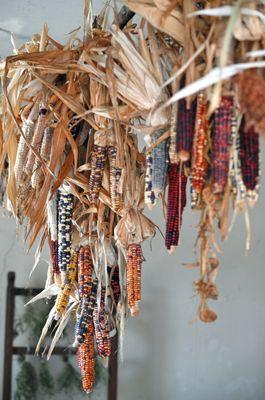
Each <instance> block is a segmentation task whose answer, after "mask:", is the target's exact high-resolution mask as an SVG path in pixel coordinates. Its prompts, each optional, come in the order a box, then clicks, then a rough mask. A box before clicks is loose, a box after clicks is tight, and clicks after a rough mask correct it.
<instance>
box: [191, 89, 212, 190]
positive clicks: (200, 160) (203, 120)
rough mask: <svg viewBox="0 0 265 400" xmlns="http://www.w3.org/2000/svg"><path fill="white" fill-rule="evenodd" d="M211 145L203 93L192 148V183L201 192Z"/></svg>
mask: <svg viewBox="0 0 265 400" xmlns="http://www.w3.org/2000/svg"><path fill="white" fill-rule="evenodd" d="M208 146H209V122H208V119H207V104H206V101H205V98H204V95H203V93H200V94H199V96H198V100H197V112H196V126H195V133H194V141H193V150H192V170H191V184H192V187H193V189H194V190H195V191H196V192H198V193H201V191H202V189H203V187H204V184H205V179H206V174H207V167H208V163H207V160H206V153H207V151H208Z"/></svg>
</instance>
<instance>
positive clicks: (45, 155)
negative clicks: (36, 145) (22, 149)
mask: <svg viewBox="0 0 265 400" xmlns="http://www.w3.org/2000/svg"><path fill="white" fill-rule="evenodd" d="M52 135H53V129H52V128H50V127H48V128H46V129H45V131H44V134H43V139H42V144H41V150H40V156H41V158H42V159H43V161H45V162H48V161H49V159H50V155H51V146H52ZM43 177H44V174H43V171H42V169H41V162H40V160H38V159H35V164H34V168H33V174H32V176H31V186H32V187H33V188H34V189H36V188H38V187H40V185H41V183H42V180H43Z"/></svg>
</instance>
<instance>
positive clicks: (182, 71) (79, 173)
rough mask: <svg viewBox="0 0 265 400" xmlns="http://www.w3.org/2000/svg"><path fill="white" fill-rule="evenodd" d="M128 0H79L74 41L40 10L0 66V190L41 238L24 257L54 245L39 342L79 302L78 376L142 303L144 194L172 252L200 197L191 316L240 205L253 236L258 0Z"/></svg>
mask: <svg viewBox="0 0 265 400" xmlns="http://www.w3.org/2000/svg"><path fill="white" fill-rule="evenodd" d="M87 3H89V4H90V2H87ZM223 3H225V4H223ZM125 4H126V5H127V6H128V8H126V7H123V9H122V12H121V13H119V14H118V15H116V18H115V19H114V21H115V22H114V23H113V24H112V25H107V24H108V22H107V18H106V16H107V6H105V7H104V9H103V11H102V12H101V13H100V14H99V15H98V16H97V17H95V18H94V20H93V18H92V9H91V4H90V6H88V4H87V5H86V7H85V18H84V21H85V23H84V24H85V25H84V39H83V41H81V40H80V38H79V36H78V30H76V31H73V32H72V33H71V34H70V35H69V38H68V41H67V43H66V44H61V43H58V42H57V41H56V40H54V39H53V38H52V37H51V36H50V35H49V32H48V28H47V26H46V25H45V26H44V28H43V31H42V33H41V35H38V34H36V35H34V36H33V38H32V40H30V41H28V42H26V43H25V44H24V45H23V46H21V47H20V48H19V49H18V50H17V52H16V54H15V55H13V56H9V57H7V58H6V60H4V61H2V63H1V69H0V71H1V80H2V111H1V130H0V133H1V138H0V150H1V159H0V171H1V174H2V175H1V177H2V178H1V186H0V188H1V195H0V198H1V199H2V203H3V206H4V207H6V209H7V210H8V211H10V212H11V213H12V214H13V216H14V218H15V220H16V224H17V226H23V228H24V229H25V240H26V241H27V243H28V246H29V248H31V247H32V246H33V244H34V243H35V242H36V241H39V244H38V247H37V251H36V262H35V265H34V267H35V266H36V265H37V263H38V261H39V259H40V254H41V251H42V249H43V247H44V244H45V243H46V242H47V243H48V246H49V252H50V265H49V268H48V272H47V282H46V286H45V289H44V290H43V292H42V293H41V294H40V295H38V296H36V298H34V299H32V300H31V302H34V301H36V300H38V299H40V298H45V297H51V296H55V298H56V299H55V303H54V306H53V307H52V309H51V311H50V313H49V316H48V318H47V321H46V323H45V325H44V327H43V331H42V334H41V337H40V339H39V343H38V345H37V349H36V352H37V353H38V352H40V351H41V349H43V348H45V349H48V354H47V356H48V358H49V357H50V356H51V354H52V351H53V349H54V347H55V345H56V343H57V341H58V340H59V338H60V336H61V334H62V332H63V329H64V328H65V326H66V325H67V323H68V321H69V319H70V318H71V319H72V317H73V316H75V320H76V328H75V339H74V346H76V347H77V348H78V364H79V368H80V371H81V374H82V383H83V388H84V391H85V392H90V391H91V390H92V388H93V383H94V380H95V372H94V354H95V352H97V353H98V355H99V356H100V357H101V358H102V359H103V360H106V359H108V357H109V356H110V354H111V350H112V349H111V338H112V337H113V336H114V335H117V334H119V336H120V341H122V337H123V334H124V326H125V320H126V318H127V317H128V315H129V314H131V316H136V315H137V314H139V312H140V309H141V300H142V297H143V296H142V293H141V271H142V268H145V266H144V263H143V261H144V255H143V250H142V244H143V242H144V241H145V240H146V239H149V238H152V237H153V236H154V234H155V225H154V223H153V222H152V221H151V220H150V219H149V218H147V217H146V216H145V214H144V208H145V205H146V206H148V207H149V208H150V209H151V210H152V209H153V208H154V207H155V206H156V205H157V204H158V203H159V202H160V201H161V200H162V205H163V209H164V211H165V216H166V224H165V229H164V228H162V230H164V231H165V247H166V249H167V250H168V251H169V253H170V254H173V253H174V251H175V249H176V247H177V246H179V245H180V244H181V227H182V226H183V224H185V210H186V209H187V208H188V207H189V204H190V205H191V207H192V209H193V210H197V211H198V212H199V213H200V223H199V228H198V240H197V246H198V250H199V251H198V254H199V258H198V260H196V262H195V263H194V264H193V265H195V266H196V267H198V269H199V278H198V280H197V281H196V282H195V283H194V287H195V291H196V293H197V294H198V297H199V307H198V317H199V318H200V319H201V320H202V321H203V322H206V323H209V322H213V321H215V320H216V318H217V314H216V313H215V311H214V310H212V308H211V307H210V305H209V302H210V301H212V300H216V299H217V298H218V289H217V286H216V277H217V272H218V265H219V261H218V257H217V256H218V253H220V251H221V248H220V239H221V240H224V239H225V238H226V237H227V235H228V234H229V232H230V230H231V227H232V226H233V224H234V222H235V216H236V215H238V214H239V212H242V214H243V215H244V218H245V221H246V231H247V234H246V247H247V248H249V245H250V220H249V211H248V210H249V206H253V205H254V204H255V203H256V201H257V198H258V188H259V176H260V163H259V138H260V135H265V130H264V112H263V108H264V106H263V104H262V99H263V97H264V86H265V83H264V67H265V61H264V58H263V57H264V56H265V52H264V50H263V42H264V34H265V29H264V11H265V10H264V8H265V6H264V2H262V1H255V2H254V1H249V2H243V1H241V0H237V1H235V2H234V1H233V2H232V1H226V2H222V1H219V0H216V1H214V2H210V1H200V2H196V1H192V0H185V2H184V1H182V0H176V1H167V0H159V1H158V0H157V1H151V0H146V1H138V0H130V1H129V0H128V1H125ZM243 5H244V7H243ZM134 13H136V14H138V15H139V16H140V17H142V20H141V23H140V24H139V26H136V25H135V24H132V23H131V22H130V18H132V17H133V15H134ZM141 135H142V137H143V139H144V140H145V143H146V145H145V147H144V149H143V150H140V148H141V146H140V145H139V144H138V139H139V137H140V136H141ZM189 193H190V199H189ZM229 210H232V211H233V212H232V215H233V216H232V220H231V222H229V216H230V214H229ZM218 230H220V236H219V235H218ZM54 320H55V321H56V325H55V329H54V328H52V326H54V325H53V321H54ZM50 334H52V335H53V336H52V341H51V343H50V344H49V346H48V342H47V340H48V337H49V335H50Z"/></svg>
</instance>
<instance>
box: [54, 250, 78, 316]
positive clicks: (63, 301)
mask: <svg viewBox="0 0 265 400" xmlns="http://www.w3.org/2000/svg"><path fill="white" fill-rule="evenodd" d="M77 261H78V253H77V252H76V251H75V250H72V256H71V262H70V263H69V265H68V267H67V275H66V283H65V284H64V286H63V289H62V292H61V293H59V295H58V297H57V300H56V316H55V319H58V318H59V317H60V316H61V315H62V314H63V313H64V311H65V309H66V307H67V305H68V303H69V298H70V294H71V291H72V288H73V284H74V282H75V277H76V272H77Z"/></svg>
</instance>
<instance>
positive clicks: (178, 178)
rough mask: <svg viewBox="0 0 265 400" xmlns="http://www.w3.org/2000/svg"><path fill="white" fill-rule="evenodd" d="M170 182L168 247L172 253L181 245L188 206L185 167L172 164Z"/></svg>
mask: <svg viewBox="0 0 265 400" xmlns="http://www.w3.org/2000/svg"><path fill="white" fill-rule="evenodd" d="M168 180H169V185H168V203H167V226H166V247H167V249H168V250H169V251H170V253H172V252H173V250H174V248H175V247H176V246H178V244H179V235H180V228H181V224H182V213H183V210H184V208H185V206H186V185H187V177H186V175H185V172H184V170H183V167H182V166H181V165H179V164H171V165H170V168H169V173H168Z"/></svg>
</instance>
